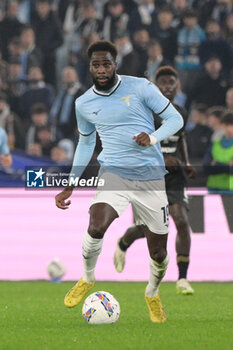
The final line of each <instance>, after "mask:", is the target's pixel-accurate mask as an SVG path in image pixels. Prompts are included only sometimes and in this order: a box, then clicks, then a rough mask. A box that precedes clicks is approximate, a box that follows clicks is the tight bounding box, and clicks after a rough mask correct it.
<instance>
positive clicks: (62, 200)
mask: <svg viewBox="0 0 233 350" xmlns="http://www.w3.org/2000/svg"><path fill="white" fill-rule="evenodd" d="M72 192H73V188H72V187H71V186H68V187H66V188H65V189H64V190H63V191H62V192H61V193H58V194H57V195H56V197H55V201H56V206H57V207H58V208H59V209H63V210H65V209H68V208H69V205H70V204H71V201H70V200H69V201H66V199H68V198H69V197H70V196H71V195H72Z"/></svg>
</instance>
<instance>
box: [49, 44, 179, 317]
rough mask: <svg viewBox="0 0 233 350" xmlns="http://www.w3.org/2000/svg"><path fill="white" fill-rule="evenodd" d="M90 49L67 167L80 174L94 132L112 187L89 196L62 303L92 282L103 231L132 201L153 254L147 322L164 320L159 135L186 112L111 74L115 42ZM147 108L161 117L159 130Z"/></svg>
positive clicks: (164, 215) (67, 192) (145, 86)
mask: <svg viewBox="0 0 233 350" xmlns="http://www.w3.org/2000/svg"><path fill="white" fill-rule="evenodd" d="M88 56H89V58H90V72H91V74H92V78H93V82H94V85H93V87H91V88H90V89H89V90H88V91H87V92H86V93H85V94H83V95H82V96H81V97H79V98H78V99H77V100H76V115H77V123H78V129H79V133H80V138H79V143H78V146H77V149H76V152H75V156H74V160H73V167H72V170H71V173H72V174H75V176H77V177H80V176H81V174H82V172H83V171H84V169H85V167H86V166H87V164H88V163H89V161H90V159H91V157H92V154H93V151H94V147H95V142H96V131H97V132H98V133H99V136H100V139H101V142H102V147H103V151H102V152H101V154H100V156H99V161H100V164H101V168H100V174H101V175H100V176H101V178H102V179H104V180H105V181H106V184H107V186H106V187H107V188H108V189H109V190H108V191H107V190H102V191H101V190H100V189H99V188H98V189H97V192H96V194H95V196H94V199H93V200H92V203H91V206H90V210H89V213H90V222H89V227H88V230H87V232H86V233H85V234H84V237H83V247H82V254H83V265H84V274H83V276H82V278H81V279H80V280H79V282H78V283H77V284H76V285H75V286H74V287H73V288H72V289H71V290H70V291H69V292H68V293H67V294H66V296H65V300H64V303H65V305H66V306H67V307H74V306H76V305H78V304H79V303H80V302H81V300H82V299H83V298H84V296H85V295H86V294H87V293H88V292H89V290H90V289H91V288H92V287H93V286H94V283H95V276H94V270H95V266H96V263H97V259H98V256H99V254H100V252H101V248H102V244H103V236H104V233H105V232H106V230H107V229H108V227H109V225H110V224H111V223H112V222H113V220H115V219H116V218H117V217H119V216H120V215H121V214H122V212H123V211H124V210H125V209H126V207H127V206H128V205H129V203H131V205H132V208H133V211H134V217H135V220H136V224H137V225H140V226H141V229H143V230H144V232H145V236H146V238H147V243H148V249H149V253H150V278H149V283H148V285H147V287H146V291H145V299H146V303H147V306H148V309H149V314H150V318H151V320H152V322H165V321H166V315H165V312H164V310H163V307H162V303H161V300H160V297H159V294H158V290H159V285H160V282H161V280H162V278H163V276H164V275H165V272H166V269H167V265H168V261H169V257H168V254H167V250H166V246H167V236H168V230H169V221H168V220H169V215H168V202H167V196H166V192H165V185H164V175H165V174H166V170H165V166H164V161H163V155H162V153H161V149H160V144H159V142H160V141H161V140H163V139H165V138H167V137H168V136H170V135H173V134H175V133H176V132H177V131H178V130H179V129H180V128H181V127H182V126H183V119H182V117H181V116H180V114H179V113H178V112H177V110H176V109H175V108H174V107H173V106H172V104H171V103H170V102H169V100H168V99H167V98H166V97H164V96H163V95H162V94H161V92H160V91H159V89H158V88H157V87H156V86H155V85H154V84H152V83H150V82H149V81H148V80H146V79H144V78H135V77H130V76H119V75H117V74H116V69H117V63H116V56H117V51H116V48H115V46H114V45H113V44H112V43H110V42H107V41H97V42H95V43H93V44H92V45H91V46H90V47H89V48H88ZM152 111H154V112H155V113H156V114H157V115H159V116H160V117H161V118H162V119H164V123H163V124H162V126H161V127H160V128H159V129H158V130H156V131H154V119H153V115H152ZM109 184H110V185H112V187H111V188H109ZM72 191H73V186H67V187H66V188H65V189H64V190H63V191H62V192H61V193H59V194H58V195H57V196H56V205H57V207H58V208H60V209H67V208H68V207H69V205H70V203H71V202H70V200H67V199H68V198H69V197H70V196H71V194H72Z"/></svg>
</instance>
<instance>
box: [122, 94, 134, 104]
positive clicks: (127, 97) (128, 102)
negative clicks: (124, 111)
mask: <svg viewBox="0 0 233 350" xmlns="http://www.w3.org/2000/svg"><path fill="white" fill-rule="evenodd" d="M132 96H134V94H130V95H128V96H123V97H121V100H123V101H125V103H126V104H127V106H130V98H131V97H132Z"/></svg>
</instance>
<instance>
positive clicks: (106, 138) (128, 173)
mask: <svg viewBox="0 0 233 350" xmlns="http://www.w3.org/2000/svg"><path fill="white" fill-rule="evenodd" d="M169 105H170V102H169V100H168V99H167V98H166V97H164V96H163V95H162V94H161V92H160V91H159V89H158V88H157V87H156V86H155V85H154V84H152V83H151V82H150V81H148V80H147V79H144V78H135V77H130V76H118V82H117V84H116V85H115V86H114V87H113V88H112V89H111V91H109V92H102V91H101V92H100V91H97V90H96V89H95V87H92V88H90V89H89V90H88V91H87V92H86V93H85V94H83V95H82V96H81V97H79V98H78V99H77V100H76V116H77V123H78V129H79V132H80V134H81V135H82V136H81V137H80V142H79V143H80V147H82V149H83V152H80V151H78V150H77V151H76V154H75V157H74V162H73V169H72V172H75V173H76V175H80V174H77V172H76V171H75V170H74V167H75V166H78V165H83V166H86V165H87V163H86V162H87V158H88V157H86V156H85V151H87V153H88V154H89V153H90V151H91V150H92V148H93V143H94V138H95V131H97V132H98V134H99V136H100V139H101V142H102V147H103V151H102V152H101V154H100V155H99V157H98V160H99V162H100V164H101V169H102V171H110V172H113V173H116V174H117V175H119V176H121V177H124V178H127V179H130V180H154V179H161V178H162V177H163V176H164V175H165V174H166V170H165V166H164V160H163V155H162V152H161V149H160V144H159V143H157V144H155V145H154V146H146V147H142V146H139V145H138V144H137V143H136V141H135V140H133V139H132V138H133V136H134V135H136V134H140V133H141V132H146V133H148V134H153V135H154V136H156V138H157V139H158V140H159V141H160V139H161V138H163V132H162V133H161V131H159V130H158V131H155V129H154V117H153V114H152V111H154V112H155V113H156V114H157V115H158V114H159V115H160V116H161V117H162V118H163V113H165V110H166V109H168V106H169ZM172 108H173V107H172ZM173 110H174V111H173ZM170 114H171V117H174V115H175V119H174V123H171V122H170V126H171V124H174V126H172V130H169V128H168V130H166V127H167V126H166V125H165V124H166V123H168V122H165V123H164V126H163V128H164V131H165V134H164V136H165V137H166V136H167V133H169V134H173V133H175V132H176V131H177V130H179V129H180V127H181V126H182V117H181V116H180V115H179V114H178V112H177V111H176V110H175V109H174V108H173V109H172V112H171V111H170ZM170 114H169V115H170ZM173 114H174V115H173ZM164 119H169V117H168V116H167V115H166V113H165V117H164ZM168 124H169V123H168ZM161 129H162V127H161ZM91 135H93V136H91ZM85 136H86V137H88V138H89V141H85V139H84V138H83V137H85ZM85 144H86V146H84V145H85ZM88 144H89V146H88ZM90 144H92V146H90ZM78 147H79V145H78ZM83 147H84V148H83ZM88 147H89V149H88ZM92 152H93V150H92ZM86 155H87V154H86ZM91 155H92V154H91Z"/></svg>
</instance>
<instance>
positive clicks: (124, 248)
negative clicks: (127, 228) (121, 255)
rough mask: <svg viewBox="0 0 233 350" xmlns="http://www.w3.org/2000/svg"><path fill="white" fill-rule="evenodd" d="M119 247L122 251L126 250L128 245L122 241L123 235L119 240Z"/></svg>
mask: <svg viewBox="0 0 233 350" xmlns="http://www.w3.org/2000/svg"><path fill="white" fill-rule="evenodd" d="M119 247H120V248H121V250H123V252H126V250H127V249H128V248H129V245H128V244H126V243H125V242H124V240H123V237H122V238H121V239H120V241H119Z"/></svg>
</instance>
